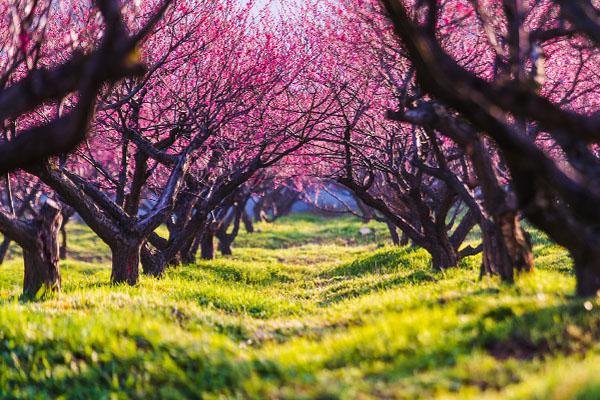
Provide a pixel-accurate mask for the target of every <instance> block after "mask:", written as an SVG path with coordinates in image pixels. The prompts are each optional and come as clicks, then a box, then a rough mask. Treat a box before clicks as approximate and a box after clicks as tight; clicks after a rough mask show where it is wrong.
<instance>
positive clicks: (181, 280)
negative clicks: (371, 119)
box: [0, 216, 600, 399]
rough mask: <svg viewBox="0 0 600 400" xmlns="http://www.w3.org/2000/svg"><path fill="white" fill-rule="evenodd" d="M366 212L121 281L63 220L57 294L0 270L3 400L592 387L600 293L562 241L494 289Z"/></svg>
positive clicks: (261, 237) (287, 227)
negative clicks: (66, 250) (47, 295)
mask: <svg viewBox="0 0 600 400" xmlns="http://www.w3.org/2000/svg"><path fill="white" fill-rule="evenodd" d="M361 226H362V225H361V224H360V223H359V222H358V221H356V220H353V219H346V218H342V219H334V220H323V219H319V218H315V217H309V216H297V217H294V218H288V219H285V220H283V221H281V222H278V223H276V224H273V225H266V224H265V225H259V226H258V228H259V230H260V232H258V233H256V234H254V235H246V234H244V235H242V237H240V238H239V240H238V241H237V242H236V247H235V249H234V256H233V257H231V258H218V259H217V260H214V261H210V262H205V261H203V262H200V263H199V264H198V265H193V266H186V267H180V268H177V269H173V270H170V271H169V272H168V274H167V276H166V277H164V278H163V279H161V280H154V279H147V278H143V279H142V281H141V283H140V285H138V286H137V287H134V288H131V287H111V286H110V285H109V284H108V283H107V282H108V280H109V270H108V268H109V264H108V262H107V257H108V254H107V251H106V249H105V248H104V247H103V246H102V245H101V244H100V243H99V242H98V241H97V240H96V239H94V237H93V235H91V234H90V233H89V232H88V231H87V230H86V229H85V228H82V227H77V226H75V227H72V237H71V247H72V250H73V255H74V256H75V257H77V258H79V259H80V260H86V261H67V262H66V263H65V264H64V266H63V273H64V276H63V280H64V293H63V294H62V295H61V296H60V297H59V298H57V299H52V300H46V301H41V302H32V303H20V302H19V301H18V294H19V292H20V280H21V279H22V270H21V269H22V267H21V265H20V261H19V260H15V261H10V262H8V263H7V264H5V265H3V266H2V267H0V398H5V397H6V398H36V397H38V398H46V397H53V398H54V397H58V396H65V397H66V398H82V399H84V398H146V399H149V398H161V399H168V398H188V397H191V398H320V399H329V398H331V399H335V398H347V399H355V398H358V399H361V398H364V399H368V398H432V397H439V398H457V399H463V398H469V397H472V398H477V399H480V398H499V399H506V398H540V399H545V398H556V399H571V398H578V399H588V398H589V399H596V398H599V397H600V375H598V372H599V371H600V346H599V344H598V343H599V342H598V341H599V339H600V311H598V310H599V309H600V301H599V299H585V300H575V299H572V298H571V297H570V295H569V294H570V293H572V292H573V287H574V279H573V278H572V277H571V276H570V275H569V272H568V271H569V268H568V267H569V260H568V259H567V257H566V254H565V252H564V251H563V250H562V249H559V248H557V247H556V246H553V245H551V244H549V243H547V242H545V241H544V240H543V238H541V237H535V240H536V254H537V260H538V270H537V271H536V272H535V274H534V275H533V276H531V277H522V278H521V279H519V281H518V283H517V285H515V286H514V287H504V286H501V285H499V283H498V282H497V281H495V280H493V279H486V280H483V281H478V279H477V277H478V270H477V264H478V260H477V258H473V259H471V260H469V262H467V263H464V264H463V265H462V266H461V268H460V269H457V270H453V271H448V272H446V273H434V272H432V271H431V270H430V268H429V260H428V257H427V256H426V254H425V253H424V252H423V251H422V250H413V249H410V248H402V249H397V248H392V247H389V246H388V245H387V243H386V242H385V240H386V239H385V238H386V232H385V227H384V226H381V225H377V224H371V225H370V227H371V229H372V230H373V233H372V234H370V235H367V236H366V237H363V236H361V235H360V234H359V233H358V231H359V229H360V227H361ZM590 306H591V310H588V309H589V308H590ZM586 308H587V309H586ZM586 396H587V397H586Z"/></svg>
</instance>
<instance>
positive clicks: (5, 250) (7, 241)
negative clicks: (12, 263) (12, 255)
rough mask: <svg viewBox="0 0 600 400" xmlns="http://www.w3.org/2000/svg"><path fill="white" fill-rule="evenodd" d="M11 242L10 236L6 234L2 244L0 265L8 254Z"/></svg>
mask: <svg viewBox="0 0 600 400" xmlns="http://www.w3.org/2000/svg"><path fill="white" fill-rule="evenodd" d="M10 242H11V240H10V239H9V238H8V237H6V236H4V240H3V241H2V244H0V265H2V263H3V262H4V259H5V258H6V254H8V248H9V247H10Z"/></svg>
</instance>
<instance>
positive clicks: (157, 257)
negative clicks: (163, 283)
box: [140, 244, 166, 278]
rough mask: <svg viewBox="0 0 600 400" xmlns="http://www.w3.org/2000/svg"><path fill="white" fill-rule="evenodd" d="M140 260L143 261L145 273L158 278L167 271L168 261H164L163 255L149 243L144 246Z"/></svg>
mask: <svg viewBox="0 0 600 400" xmlns="http://www.w3.org/2000/svg"><path fill="white" fill-rule="evenodd" d="M140 261H141V263H142V272H143V273H144V275H147V276H153V277H155V278H158V277H161V276H162V275H163V273H164V272H165V267H166V263H165V262H164V260H163V257H162V256H161V254H159V252H158V251H156V250H154V249H153V248H151V247H150V246H149V245H148V244H145V245H144V246H142V250H141V253H140Z"/></svg>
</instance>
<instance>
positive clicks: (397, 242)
mask: <svg viewBox="0 0 600 400" xmlns="http://www.w3.org/2000/svg"><path fill="white" fill-rule="evenodd" d="M387 227H388V230H389V231H390V237H391V238H392V243H394V246H400V236H399V235H398V229H397V228H396V225H394V224H393V223H391V222H388V223H387Z"/></svg>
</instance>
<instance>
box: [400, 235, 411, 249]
mask: <svg viewBox="0 0 600 400" xmlns="http://www.w3.org/2000/svg"><path fill="white" fill-rule="evenodd" d="M409 243H410V239H409V238H408V236H407V235H406V233H404V232H402V234H401V235H400V246H408V244H409Z"/></svg>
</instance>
